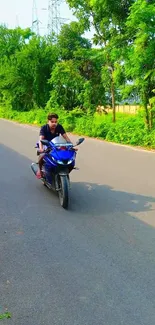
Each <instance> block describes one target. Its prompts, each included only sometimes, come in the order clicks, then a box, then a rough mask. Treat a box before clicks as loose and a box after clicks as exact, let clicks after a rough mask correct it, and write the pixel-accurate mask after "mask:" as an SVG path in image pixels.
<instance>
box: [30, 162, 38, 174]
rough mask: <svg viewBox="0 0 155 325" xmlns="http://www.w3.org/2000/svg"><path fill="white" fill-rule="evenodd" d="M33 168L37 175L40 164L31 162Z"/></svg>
mask: <svg viewBox="0 0 155 325" xmlns="http://www.w3.org/2000/svg"><path fill="white" fill-rule="evenodd" d="M31 169H32V171H33V173H34V174H35V176H36V174H37V171H38V164H36V163H32V164H31Z"/></svg>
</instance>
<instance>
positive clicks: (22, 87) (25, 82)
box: [0, 31, 58, 110]
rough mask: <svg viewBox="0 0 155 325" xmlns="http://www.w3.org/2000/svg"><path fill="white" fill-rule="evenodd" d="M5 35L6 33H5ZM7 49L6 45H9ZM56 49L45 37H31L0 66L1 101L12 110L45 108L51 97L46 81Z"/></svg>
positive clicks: (53, 62)
mask: <svg viewBox="0 0 155 325" xmlns="http://www.w3.org/2000/svg"><path fill="white" fill-rule="evenodd" d="M7 33H8V31H7ZM8 47H9V44H8ZM57 57H58V55H57V48H56V46H53V45H52V44H47V43H46V40H45V39H44V38H39V37H36V36H34V37H32V38H31V39H30V40H29V42H28V43H25V44H23V45H22V46H21V47H19V45H18V43H17V49H16V51H14V53H12V54H11V55H10V56H9V57H8V56H4V58H3V64H1V65H0V91H1V101H2V102H3V103H4V102H6V101H7V102H9V103H10V105H11V107H12V108H13V109H18V110H30V109H32V108H33V107H34V106H37V107H44V106H45V105H46V103H47V101H48V99H49V97H50V85H49V83H48V79H49V78H50V76H51V71H52V67H53V65H54V64H55V62H56V61H57Z"/></svg>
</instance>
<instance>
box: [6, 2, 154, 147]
mask: <svg viewBox="0 0 155 325" xmlns="http://www.w3.org/2000/svg"><path fill="white" fill-rule="evenodd" d="M67 2H68V4H69V6H70V8H72V9H73V12H74V14H75V16H76V18H77V19H78V20H77V21H76V22H72V23H70V24H66V25H63V26H62V28H61V31H60V33H59V35H58V36H56V35H50V36H48V37H47V36H44V37H38V36H37V35H35V34H33V33H32V31H31V30H30V29H24V30H22V29H21V28H16V29H9V28H7V27H6V26H0V117H1V118H7V119H12V120H15V121H19V122H21V123H30V124H35V125H41V124H43V123H45V122H46V116H47V113H48V112H52V111H55V112H57V113H58V114H59V116H60V122H61V123H63V125H64V127H65V128H66V131H69V132H74V133H78V134H83V135H87V136H91V137H98V138H102V139H106V140H107V141H114V142H117V143H124V144H131V145H136V146H145V147H150V148H155V6H154V1H153V0H152V1H151V0H150V1H146V0H136V1H133V0H129V1H124V0H119V1H116V0H111V1H103V0H101V1H99V0H93V1H88V0H67ZM91 27H93V31H94V36H93V38H92V40H91V41H90V40H88V39H87V38H86V37H85V32H87V31H89V30H90V28H91ZM94 45H95V46H94ZM124 103H129V104H139V107H140V109H139V111H138V113H136V114H132V115H131V114H126V113H124V114H121V113H117V112H116V105H118V104H124ZM99 105H101V106H103V107H104V108H106V107H107V106H110V107H111V109H110V111H108V114H106V113H105V112H102V113H101V112H100V114H99V113H98V112H97V107H98V106H99Z"/></svg>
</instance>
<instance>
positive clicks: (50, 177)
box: [31, 136, 85, 209]
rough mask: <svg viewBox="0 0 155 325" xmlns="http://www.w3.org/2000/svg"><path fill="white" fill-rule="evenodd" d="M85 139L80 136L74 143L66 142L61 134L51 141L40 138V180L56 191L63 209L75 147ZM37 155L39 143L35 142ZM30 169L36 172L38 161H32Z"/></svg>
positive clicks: (73, 166) (72, 167)
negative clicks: (42, 155)
mask: <svg viewBox="0 0 155 325" xmlns="http://www.w3.org/2000/svg"><path fill="white" fill-rule="evenodd" d="M84 140H85V139H84V138H80V139H79V140H78V141H77V142H76V144H75V145H73V144H72V143H67V142H66V140H65V139H64V138H62V137H61V136H58V137H55V138H54V139H53V140H52V141H48V140H41V143H42V144H43V146H44V153H45V155H44V158H43V168H42V172H43V178H41V181H42V182H43V184H44V185H45V186H46V187H48V188H49V189H50V190H54V191H56V192H57V193H58V195H59V199H60V204H61V206H62V207H63V208H64V209H67V208H68V204H69V189H70V178H69V174H70V172H71V171H72V170H73V169H76V168H75V160H76V154H77V153H76V149H75V146H78V145H80V144H81V143H82V142H83V141H84ZM35 148H37V155H39V154H40V152H39V143H38V142H37V144H36V147H35ZM31 169H32V171H33V172H34V174H35V175H36V174H37V171H38V163H32V164H31Z"/></svg>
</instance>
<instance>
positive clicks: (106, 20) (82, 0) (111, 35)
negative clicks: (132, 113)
mask: <svg viewBox="0 0 155 325" xmlns="http://www.w3.org/2000/svg"><path fill="white" fill-rule="evenodd" d="M67 2H68V4H69V6H70V7H71V8H74V10H75V14H76V16H77V18H78V19H79V22H80V24H81V26H83V28H85V30H90V27H91V25H93V27H94V29H95V34H94V38H93V41H94V43H95V44H96V45H100V46H101V47H102V51H103V60H104V66H103V74H104V73H105V72H106V73H108V76H109V78H106V79H104V78H103V81H104V82H105V81H107V86H109V87H108V88H109V92H110V93H111V104H112V108H113V121H114V122H115V96H116V83H115V77H114V76H115V69H116V67H117V68H118V65H119V63H120V60H121V49H122V47H123V43H124V42H125V37H124V33H125V21H126V18H127V16H128V12H129V7H130V5H131V4H132V2H133V1H132V0H130V1H129V0H126V1H124V0H121V1H120V0H119V1H118V0H117V1H114V0H110V1H109V0H100V1H99V0H92V1H90V0H67Z"/></svg>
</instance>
